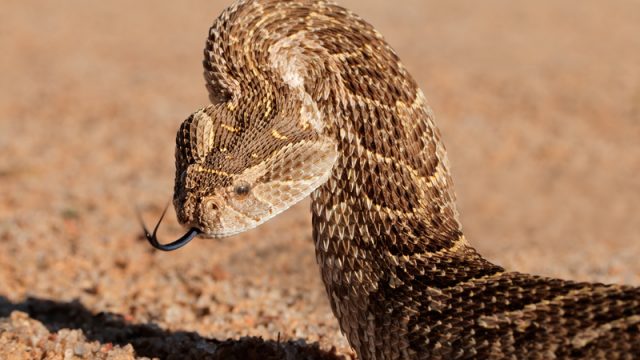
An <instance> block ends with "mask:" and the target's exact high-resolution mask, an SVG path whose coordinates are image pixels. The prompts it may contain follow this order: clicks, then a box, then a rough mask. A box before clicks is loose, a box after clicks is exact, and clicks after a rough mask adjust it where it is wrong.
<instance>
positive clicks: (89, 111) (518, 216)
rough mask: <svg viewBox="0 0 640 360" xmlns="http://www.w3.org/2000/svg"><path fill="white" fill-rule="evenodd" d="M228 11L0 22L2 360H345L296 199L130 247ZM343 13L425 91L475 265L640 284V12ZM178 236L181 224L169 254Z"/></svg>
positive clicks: (201, 0) (156, 201) (460, 6)
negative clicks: (255, 217) (257, 218)
mask: <svg viewBox="0 0 640 360" xmlns="http://www.w3.org/2000/svg"><path fill="white" fill-rule="evenodd" d="M228 3H229V2H228V1H217V0H215V1H214V0H207V1H205V0H192V1H189V2H188V3H184V2H159V1H151V0H140V1H135V2H131V1H124V0H112V1H101V2H86V1H81V0H67V1H64V2H55V3H54V2H44V1H36V0H23V1H13V0H9V1H4V2H3V4H2V12H0V52H1V53H2V54H3V55H2V56H1V57H0V79H1V80H0V358H12V357H13V358H16V359H20V358H28V357H29V356H35V355H37V354H71V356H77V357H85V358H92V357H97V356H98V355H100V356H107V355H109V354H110V355H112V356H116V357H121V358H131V357H134V356H147V357H160V358H163V357H171V356H173V355H175V356H178V355H186V354H191V355H192V356H194V357H195V356H198V357H202V356H210V357H212V358H225V357H227V358H228V357H229V356H230V355H229V354H249V353H250V351H252V350H251V349H254V350H255V349H256V348H259V349H262V350H261V351H262V354H265V352H268V351H272V352H273V353H274V354H275V355H274V356H275V357H277V356H279V355H278V354H282V352H283V351H285V352H294V353H295V352H296V351H298V352H299V353H295V354H298V355H296V356H300V357H303V355H300V354H312V353H313V354H316V355H317V356H320V357H327V358H332V357H334V356H336V355H346V356H350V352H349V350H348V346H347V343H346V341H345V340H344V339H343V338H342V336H341V335H340V333H339V330H338V327H337V323H336V320H335V319H334V318H333V315H332V314H331V311H330V308H329V306H328V302H327V300H326V298H325V297H326V296H325V292H324V287H323V285H322V283H321V281H320V278H319V274H318V269H317V266H316V264H315V256H314V250H313V244H312V241H311V224H310V214H309V211H308V206H309V203H308V201H305V202H303V203H302V204H300V205H298V206H296V207H295V208H294V209H293V210H290V211H288V212H287V213H285V214H284V215H282V216H280V217H278V218H276V219H275V220H273V221H271V222H269V223H267V224H265V225H263V226H261V227H259V228H258V229H255V230H253V231H250V232H248V233H246V234H242V235H240V236H236V237H232V238H228V239H224V240H199V241H195V242H193V243H192V244H190V245H189V246H187V247H186V248H184V249H182V250H180V251H177V252H174V253H169V254H167V253H160V252H157V251H154V250H152V249H151V248H150V246H149V245H148V244H147V243H146V241H144V240H143V239H142V238H141V229H140V227H139V224H138V222H137V220H136V216H135V207H136V206H139V207H140V208H142V209H143V210H144V215H145V218H146V220H147V222H148V223H154V222H155V221H156V219H157V217H158V216H159V214H160V212H161V210H162V208H163V206H164V205H165V204H166V202H167V201H168V200H169V199H170V198H171V196H172V191H173V178H174V167H173V152H174V139H175V132H176V130H177V128H178V126H179V125H180V123H181V122H182V120H183V119H185V118H186V117H187V116H188V115H189V114H190V113H192V112H193V111H194V110H195V109H197V108H199V107H202V106H204V105H206V104H207V93H206V90H205V87H204V80H203V78H202V67H201V60H202V49H203V46H204V41H205V38H206V35H207V30H208V28H209V26H210V25H211V23H212V21H213V20H214V18H215V17H216V16H217V15H218V14H219V12H220V11H221V10H222V9H223V7H224V6H226V5H227V4H228ZM339 3H340V4H342V5H344V6H345V7H348V8H350V9H352V10H354V11H355V12H356V13H358V14H360V15H361V16H362V17H364V18H365V19H367V20H368V21H369V22H371V23H372V24H373V25H374V26H375V27H376V28H377V29H378V30H380V32H382V33H383V34H384V35H385V36H386V38H387V40H388V41H389V43H390V44H391V45H392V46H393V47H394V48H395V49H396V50H397V52H398V54H399V55H400V57H401V59H403V61H404V63H405V65H406V67H407V68H408V69H409V70H410V71H411V73H412V74H413V75H414V77H415V78H416V79H417V81H418V83H419V84H420V86H421V87H422V89H423V90H424V91H425V93H426V95H427V98H428V99H429V101H430V104H431V106H432V108H433V109H434V111H435V113H436V120H437V123H438V125H439V126H440V128H441V131H442V133H443V137H444V141H445V143H446V146H447V148H448V150H449V157H450V160H451V163H452V165H453V175H454V182H455V184H456V188H457V194H458V199H459V201H458V203H459V208H460V211H461V214H462V222H463V224H464V228H465V232H466V234H467V238H468V239H470V241H471V243H472V244H473V245H474V246H476V247H477V248H478V249H479V251H480V252H481V253H482V254H484V255H485V256H486V257H488V258H489V259H491V260H492V261H495V262H497V263H499V264H501V265H503V266H506V267H507V268H509V269H511V270H518V271H522V272H533V273H537V274H541V275H548V276H557V277H563V278H570V279H576V280H588V281H601V282H619V283H626V284H632V285H640V262H638V261H637V259H638V256H640V235H639V234H638V232H639V230H640V179H639V175H640V141H639V139H640V65H639V64H640V37H639V36H638V34H640V2H638V1H634V0H616V1H608V2H604V1H599V0H564V1H556V0H541V1H536V2H523V1H511V0H484V1H482V2H477V1H472V0H449V1H446V2H445V1H435V0H429V1H425V0H398V1H393V2H389V1H383V0H366V1H365V0H342V1H339ZM181 231H182V230H181V228H180V227H179V225H178V224H177V222H176V220H175V215H174V213H173V212H172V209H171V211H170V212H169V215H168V217H167V220H166V221H165V226H164V230H162V231H161V232H162V239H166V240H169V238H170V237H174V236H176V235H179V234H180V232H181ZM244 336H250V337H254V338H251V339H243V340H238V339H240V338H241V337H244ZM227 338H232V339H236V340H235V341H230V342H229V341H227V342H223V340H226V339H227ZM257 338H263V339H264V341H260V340H258V339H257ZM299 339H304V341H305V343H303V342H302V341H298V342H287V341H290V340H291V341H293V340H299ZM314 342H319V347H320V349H318V348H316V345H308V344H311V343H314ZM332 347H334V348H335V349H333V350H332ZM247 349H249V350H247ZM243 351H249V352H247V353H243ZM238 356H240V355H238ZM243 356H244V355H243ZM314 356H315V355H314ZM247 357H249V355H247ZM239 358H242V356H241V357H239Z"/></svg>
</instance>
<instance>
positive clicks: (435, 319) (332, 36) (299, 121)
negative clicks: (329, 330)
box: [147, 0, 640, 359]
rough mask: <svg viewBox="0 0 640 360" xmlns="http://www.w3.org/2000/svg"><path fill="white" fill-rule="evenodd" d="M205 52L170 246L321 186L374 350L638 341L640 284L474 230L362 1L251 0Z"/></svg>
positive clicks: (588, 346)
mask: <svg viewBox="0 0 640 360" xmlns="http://www.w3.org/2000/svg"><path fill="white" fill-rule="evenodd" d="M204 54H205V60H204V67H205V73H204V75H205V78H206V84H207V88H208V90H209V95H210V100H211V103H212V104H211V105H209V106H207V107H205V108H202V109H200V110H198V111H196V112H195V113H194V114H192V115H191V116H190V117H189V118H188V119H187V120H185V121H184V123H183V124H182V125H181V127H180V129H179V131H178V134H177V138H176V181H175V189H174V191H175V193H174V201H173V203H174V206H175V209H176V213H177V216H178V219H179V221H180V223H181V224H183V225H185V226H189V227H191V230H190V231H189V232H188V233H187V234H186V235H185V236H183V237H182V238H181V239H179V240H178V241H176V242H174V243H173V244H171V245H170V246H167V247H165V248H164V249H165V250H167V249H172V248H177V247H179V246H181V245H183V244H184V243H186V242H187V241H188V240H190V239H192V238H194V237H196V236H198V235H203V236H207V237H214V238H216V237H223V236H229V235H233V234H237V233H239V232H242V231H245V230H248V229H250V228H253V227H255V226H257V225H259V224H261V223H263V222H264V221H266V220H268V219H270V218H271V217H273V216H275V215H276V214H278V213H280V212H282V211H284V210H285V209H287V208H289V207H290V206H291V205H293V204H295V203H297V202H299V201H300V200H302V199H303V198H305V197H307V196H308V195H311V199H312V209H311V210H312V216H313V238H314V241H315V248H316V256H317V262H318V264H319V265H320V269H321V276H322V279H323V281H324V284H325V286H326V291H327V293H328V295H329V299H330V303H331V306H332V309H333V312H334V314H335V316H336V317H337V319H338V321H339V323H340V327H341V329H342V331H343V333H344V334H345V335H346V337H347V339H348V341H349V343H350V345H351V346H352V347H353V349H354V350H355V351H356V353H357V355H358V358H360V359H469V358H479V359H484V358H492V359H503V358H504V359H516V358H522V359H563V358H586V359H616V358H619V359H631V358H637V357H640V288H637V287H630V286H620V285H603V284H596V283H583V282H573V281H565V280H559V279H553V278H546V277H539V276H534V275H528V274H522V273H518V272H510V271H506V270H505V269H503V268H502V267H500V266H498V265H495V264H492V263H491V262H489V261H487V260H485V259H484V258H483V257H482V256H480V255H479V254H478V253H477V252H476V251H475V250H474V249H473V248H472V247H471V246H470V245H469V243H468V242H467V240H466V239H465V237H464V235H463V232H462V229H461V225H460V223H459V221H458V212H457V210H456V205H455V195H454V191H453V185H452V180H451V176H450V173H449V170H448V167H449V166H448V161H447V156H446V152H445V148H444V145H443V143H442V141H441V136H440V133H439V131H438V129H437V128H436V126H435V124H434V116H433V113H432V111H431V109H430V108H429V106H428V104H427V101H426V99H425V96H424V95H423V93H422V91H421V90H420V89H419V88H418V86H417V84H416V82H415V81H414V79H413V78H412V77H411V75H410V74H409V73H408V72H407V70H406V69H405V68H404V67H403V65H402V64H401V62H400V61H399V59H398V56H397V55H396V53H395V52H394V51H393V50H392V49H391V47H390V46H389V45H388V44H387V43H386V42H385V40H384V39H383V37H382V35H381V34H380V33H379V32H377V31H376V30H375V29H374V28H373V27H372V26H371V25H369V24H368V23H367V22H365V21H364V20H362V19H361V18H360V17H358V16H357V15H355V14H353V13H352V12H350V11H348V10H346V9H344V8H342V7H339V6H337V5H335V4H333V3H332V2H329V1H320V0H288V1H285V0H281V1H277V0H240V1H237V2H235V3H234V4H233V5H231V6H230V7H228V8H227V9H226V10H225V11H224V12H223V13H222V14H221V15H220V16H219V17H218V18H217V20H216V21H215V23H214V24H213V26H212V27H211V29H210V32H209V38H208V40H207V43H206V48H205V51H204ZM156 229H157V227H156ZM147 237H148V239H149V240H150V241H151V242H152V243H153V244H154V245H155V246H156V247H159V248H162V247H163V245H160V244H159V243H158V242H157V239H156V235H155V231H154V233H153V234H149V233H148V232H147Z"/></svg>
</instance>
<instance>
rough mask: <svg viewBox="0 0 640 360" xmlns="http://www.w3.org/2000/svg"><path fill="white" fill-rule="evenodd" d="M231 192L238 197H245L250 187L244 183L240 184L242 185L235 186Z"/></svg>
mask: <svg viewBox="0 0 640 360" xmlns="http://www.w3.org/2000/svg"><path fill="white" fill-rule="evenodd" d="M233 191H234V192H235V193H236V195H238V196H245V195H247V194H249V191H251V185H249V184H248V183H246V182H242V183H239V184H237V185H236V186H235V188H234V189H233Z"/></svg>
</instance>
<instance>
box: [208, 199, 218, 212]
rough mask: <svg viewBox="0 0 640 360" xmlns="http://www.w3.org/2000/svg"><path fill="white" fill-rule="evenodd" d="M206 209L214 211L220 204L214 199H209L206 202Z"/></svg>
mask: <svg viewBox="0 0 640 360" xmlns="http://www.w3.org/2000/svg"><path fill="white" fill-rule="evenodd" d="M206 209H207V211H214V212H216V211H218V210H220V205H219V204H218V203H217V202H216V201H213V200H209V201H207V203H206Z"/></svg>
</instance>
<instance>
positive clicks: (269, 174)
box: [173, 104, 337, 237]
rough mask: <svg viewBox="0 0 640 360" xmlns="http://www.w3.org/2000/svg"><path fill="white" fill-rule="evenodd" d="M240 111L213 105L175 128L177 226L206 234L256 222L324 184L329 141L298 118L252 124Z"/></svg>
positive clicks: (330, 158) (331, 156)
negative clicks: (176, 132)
mask: <svg viewBox="0 0 640 360" xmlns="http://www.w3.org/2000/svg"><path fill="white" fill-rule="evenodd" d="M239 113H241V114H242V115H237V114H239ZM246 113H247V112H246V111H243V112H236V111H234V110H233V108H231V107H230V106H228V105H225V104H221V105H211V106H209V107H206V108H204V109H201V110H198V111H196V112H195V113H193V114H192V115H191V116H190V117H189V118H188V119H187V120H185V121H184V122H183V123H182V125H181V127H180V129H179V130H178V134H177V137H176V181H175V188H174V198H173V204H174V207H175V209H176V213H177V216H178V220H179V221H180V223H181V224H183V225H184V226H189V227H191V228H195V229H198V230H200V232H201V233H202V234H203V235H205V236H209V237H224V236H230V235H234V234H237V233H240V232H243V231H245V230H249V229H251V228H254V227H256V226H258V225H260V224H262V223H263V222H265V221H267V220H268V219H270V218H271V217H273V216H275V215H277V214H278V213H280V212H282V211H284V210H286V209H287V208H289V207H290V206H292V205H293V204H295V203H297V202H299V201H300V200H302V199H303V198H305V197H306V196H307V195H309V194H310V193H311V192H312V191H313V190H314V189H316V188H317V187H318V186H320V185H321V184H322V183H324V182H325V181H326V180H327V178H328V177H329V175H330V174H331V170H332V168H333V164H334V162H335V161H336V158H337V150H336V145H335V142H334V141H333V140H330V139H329V138H328V137H323V136H320V135H318V134H317V133H316V132H315V131H313V130H311V129H309V128H308V127H307V128H305V127H304V126H298V125H297V123H296V122H297V121H298V119H297V118H296V119H293V121H286V119H285V118H282V117H275V118H274V119H272V120H270V121H264V119H261V121H260V123H259V125H255V126H253V125H252V121H251V119H245V118H243V116H246V115H245V114H246Z"/></svg>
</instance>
